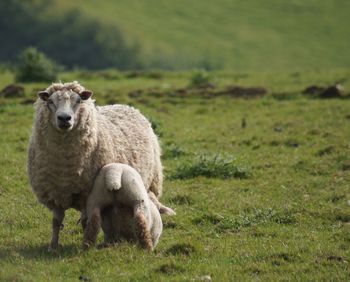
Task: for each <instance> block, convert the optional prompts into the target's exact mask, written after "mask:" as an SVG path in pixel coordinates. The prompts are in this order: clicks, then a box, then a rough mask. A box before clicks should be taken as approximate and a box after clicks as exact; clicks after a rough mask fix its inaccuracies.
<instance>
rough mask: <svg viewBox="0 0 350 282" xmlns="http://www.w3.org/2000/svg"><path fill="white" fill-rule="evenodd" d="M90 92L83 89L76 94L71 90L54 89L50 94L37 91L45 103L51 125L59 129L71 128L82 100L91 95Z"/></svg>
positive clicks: (68, 129) (74, 123)
mask: <svg viewBox="0 0 350 282" xmlns="http://www.w3.org/2000/svg"><path fill="white" fill-rule="evenodd" d="M91 95H92V92H91V91H88V90H84V91H82V92H81V93H79V94H77V93H75V92H73V91H72V90H64V91H56V92H54V93H52V94H51V95H50V94H49V93H48V92H46V91H41V92H39V97H40V99H42V100H43V101H45V102H46V103H47V107H48V109H49V112H50V120H51V123H52V125H53V126H54V127H55V128H57V129H58V130H59V131H62V132H67V131H70V130H72V129H73V128H74V127H75V125H76V121H77V115H78V112H79V109H80V107H81V104H82V103H83V102H84V100H87V99H89V98H90V97H91Z"/></svg>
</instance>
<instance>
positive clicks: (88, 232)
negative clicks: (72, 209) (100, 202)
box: [83, 207, 101, 249]
mask: <svg viewBox="0 0 350 282" xmlns="http://www.w3.org/2000/svg"><path fill="white" fill-rule="evenodd" d="M100 227H101V211H100V209H99V208H98V207H95V208H94V209H93V210H92V211H91V213H89V214H88V221H87V224H86V227H85V230H84V241H83V249H87V248H88V247H90V246H91V245H93V244H95V242H96V240H97V235H98V231H99V230H100Z"/></svg>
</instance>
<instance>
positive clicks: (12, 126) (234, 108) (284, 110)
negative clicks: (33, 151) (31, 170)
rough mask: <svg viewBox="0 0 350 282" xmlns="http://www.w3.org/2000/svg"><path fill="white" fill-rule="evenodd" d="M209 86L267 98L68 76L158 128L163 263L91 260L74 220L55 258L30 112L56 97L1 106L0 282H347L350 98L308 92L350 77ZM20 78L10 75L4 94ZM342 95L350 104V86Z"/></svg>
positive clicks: (182, 77)
mask: <svg viewBox="0 0 350 282" xmlns="http://www.w3.org/2000/svg"><path fill="white" fill-rule="evenodd" d="M329 5H331V4H329ZM342 12H343V11H342V10H340V13H342ZM210 75H211V77H212V81H213V82H214V83H215V85H216V88H215V89H224V88H225V87H227V86H228V85H240V86H261V87H266V88H267V89H268V93H267V95H265V96H264V97H259V98H254V99H238V98H232V97H230V96H229V95H216V94H213V95H207V93H206V91H209V90H201V91H198V90H196V89H194V88H192V89H188V88H186V87H187V86H188V85H189V84H190V81H191V77H192V76H193V74H192V73H191V72H187V73H155V72H151V73H119V72H116V71H105V72H98V73H89V72H78V71H77V72H73V73H63V74H61V76H60V79H62V80H63V81H68V80H73V79H78V80H79V81H80V82H81V83H83V84H84V85H86V87H88V88H90V89H92V90H93V91H94V93H95V94H94V96H95V99H96V103H97V104H100V105H102V104H105V103H128V104H132V105H134V106H135V107H137V108H139V109H140V110H141V111H142V112H143V113H144V114H145V115H146V116H147V117H149V118H150V119H151V120H152V121H153V123H154V125H155V126H156V131H157V133H158V134H159V135H160V139H161V142H162V147H163V153H164V157H163V164H164V166H165V175H166V179H165V183H164V196H163V198H162V201H163V202H164V203H166V204H168V205H169V206H171V207H172V208H174V209H175V210H176V212H177V215H176V216H174V217H163V222H164V227H165V228H164V232H163V234H162V237H161V239H160V243H159V245H158V246H157V248H156V250H155V252H154V253H146V252H144V251H142V250H140V249H139V248H137V247H135V246H132V245H130V244H127V243H122V244H120V245H118V246H115V247H113V248H107V249H91V250H89V251H88V252H83V251H82V250H81V242H82V232H81V229H80V225H77V224H76V222H77V220H78V219H79V214H78V213H77V212H75V211H73V210H71V211H69V212H68V214H67V216H66V221H65V228H64V230H63V231H61V234H62V236H61V240H60V243H61V244H62V247H61V248H60V250H59V251H58V253H49V252H47V246H48V242H49V239H50V232H51V215H50V213H49V211H48V210H47V209H46V208H45V207H44V206H42V205H39V204H38V203H37V200H36V198H35V196H34V195H33V194H32V192H31V189H30V186H29V184H28V180H27V176H26V158H27V153H26V150H27V145H28V138H29V135H30V132H31V124H32V119H33V108H32V104H31V100H33V98H35V93H36V91H37V90H39V89H42V88H44V87H46V85H45V84H37V83H35V84H34V83H33V84H30V83H28V84H24V87H25V96H24V97H19V98H12V99H11V98H6V99H5V98H0V125H1V126H0V155H1V158H0V208H1V213H0V238H1V240H0V280H1V281H23V280H24V281H48V280H50V281H74V280H75V281H77V280H78V279H79V277H80V279H81V280H83V281H88V280H91V281H116V280H117V281H206V280H205V279H208V277H207V276H210V277H211V279H212V280H213V281H244V280H262V281H276V280H301V281H347V280H349V276H350V268H349V262H350V249H349V246H350V206H349V205H350V204H349V200H350V189H349V183H350V143H349V142H350V141H349V140H350V139H349V138H350V99H348V98H346V97H345V98H337V99H317V98H310V97H306V96H304V95H302V94H301V92H302V90H303V89H304V88H306V87H307V86H309V85H313V84H316V85H320V86H327V85H329V84H332V83H334V82H336V81H340V80H344V79H347V78H349V76H350V71H349V70H346V69H343V70H342V69H340V70H332V71H318V72H301V73H300V72H282V73H281V72H271V73H267V72H266V73H254V72H249V73H241V72H240V73H238V72H216V73H211V74H210ZM12 80H13V76H12V74H10V73H8V72H3V73H2V74H1V76H0V88H3V87H4V86H5V85H7V84H9V83H11V82H12ZM344 87H345V89H347V92H346V94H348V92H349V89H350V84H349V82H345V83H344ZM179 88H182V90H181V91H179ZM184 88H185V90H183V89H184ZM218 92H220V91H218ZM196 162H200V163H199V164H200V166H199V168H202V169H198V166H197V167H196V166H195V165H196ZM232 171H239V172H240V173H231V172H232ZM198 174H202V176H197V175H198ZM205 175H211V176H212V177H206V176H205ZM101 239H102V237H100V240H101Z"/></svg>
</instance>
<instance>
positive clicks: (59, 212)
mask: <svg viewBox="0 0 350 282" xmlns="http://www.w3.org/2000/svg"><path fill="white" fill-rule="evenodd" d="M52 212H53V218H52V237H51V243H50V246H49V251H54V250H57V248H58V238H59V233H60V229H61V228H62V226H63V225H62V222H63V219H64V210H63V209H60V208H55V209H53V210H52Z"/></svg>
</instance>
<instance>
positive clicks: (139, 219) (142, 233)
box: [134, 205, 153, 251]
mask: <svg viewBox="0 0 350 282" xmlns="http://www.w3.org/2000/svg"><path fill="white" fill-rule="evenodd" d="M142 210H143V209H142V206H141V205H137V206H136V207H135V208H134V218H135V229H136V230H135V231H136V236H137V238H138V241H139V243H140V245H141V247H142V248H144V249H146V250H148V251H152V250H153V242H152V237H151V233H150V231H149V230H148V229H147V221H146V218H145V215H144V213H143V211H142Z"/></svg>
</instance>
